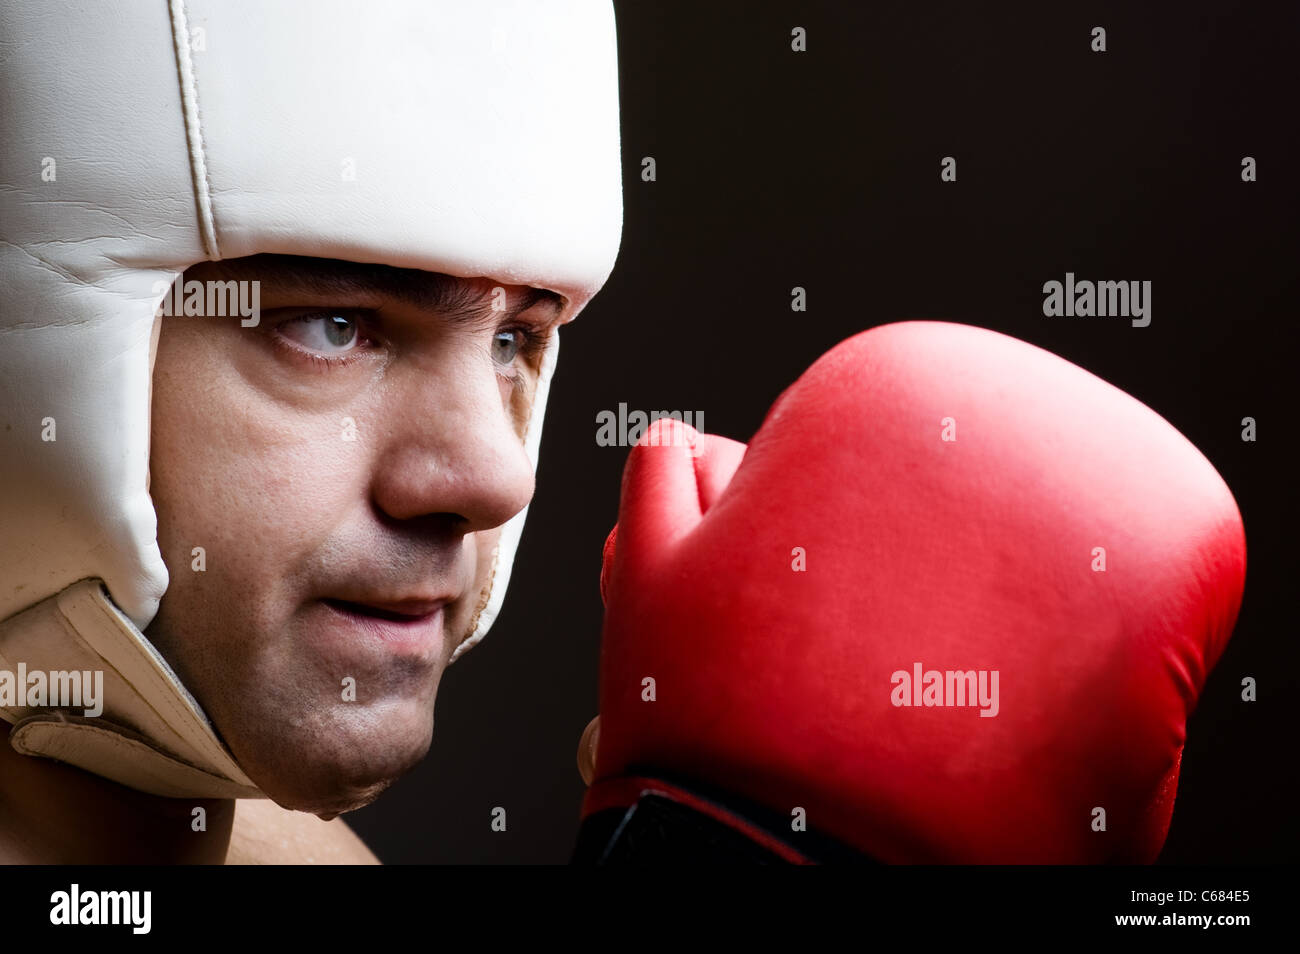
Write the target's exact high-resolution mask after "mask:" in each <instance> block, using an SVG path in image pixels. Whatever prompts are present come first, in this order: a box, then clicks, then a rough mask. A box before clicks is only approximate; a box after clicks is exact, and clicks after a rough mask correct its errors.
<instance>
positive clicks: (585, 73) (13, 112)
mask: <svg viewBox="0 0 1300 954" xmlns="http://www.w3.org/2000/svg"><path fill="white" fill-rule="evenodd" d="M0 90H2V91H3V96H4V108H3V110H0V278H2V280H3V281H2V284H0V487H3V489H4V492H3V494H2V495H0V670H8V671H10V672H15V671H16V670H17V667H18V664H19V663H22V664H23V665H24V666H25V667H26V668H27V669H28V670H29V671H34V670H49V669H57V670H78V669H80V670H103V671H104V679H105V686H104V696H105V710H104V713H103V715H102V716H101V717H99V718H92V719H87V718H84V717H77V716H73V715H69V714H67V713H65V712H61V711H51V710H49V709H46V708H42V707H39V706H20V705H7V706H6V705H3V702H2V701H0V716H3V717H4V718H5V719H6V720H8V721H9V722H12V723H14V725H15V727H14V729H13V730H12V732H11V734H10V741H11V743H12V744H13V746H14V748H15V749H17V750H18V751H20V752H24V753H27V754H33V755H44V756H48V757H52V758H57V759H60V760H62V761H65V762H69V763H71V764H74V765H77V766H80V767H82V768H85V769H87V770H89V771H91V772H95V773H96V774H99V775H102V776H105V777H107V778H110V779H113V780H115V781H118V782H121V783H122V784H125V785H129V786H131V787H133V788H137V789H140V790H142V791H146V792H152V793H155V794H162V795H172V796H189V797H240V796H245V797H256V796H258V795H260V794H261V793H260V792H259V791H258V790H257V788H256V787H255V786H254V785H253V783H252V782H251V781H250V780H249V778H248V777H247V776H246V775H245V774H244V773H243V772H242V771H241V770H240V768H239V766H238V765H237V764H236V763H235V761H234V759H233V758H232V757H231V755H230V753H229V751H228V750H227V749H226V748H225V747H224V746H223V745H222V743H221V741H220V739H219V738H218V737H217V735H216V734H215V733H214V731H213V729H212V727H211V725H210V724H209V722H208V720H207V718H206V716H205V715H204V713H203V711H202V709H201V708H200V707H199V705H198V704H197V702H196V701H195V700H194V699H193V697H192V696H191V695H190V694H189V692H187V691H186V689H185V687H184V686H182V685H181V683H180V681H179V680H178V679H177V677H176V675H175V674H174V673H173V672H172V670H171V668H170V667H169V666H168V665H167V663H166V661H165V660H164V659H163V658H162V657H161V656H160V655H159V653H158V652H157V650H156V649H154V647H153V646H151V645H150V644H149V642H148V640H147V639H145V637H144V636H143V635H142V633H141V630H142V629H143V628H144V627H146V626H147V625H148V624H149V622H150V620H152V619H153V617H154V615H155V613H156V612H157V609H158V605H159V600H160V599H161V598H162V595H163V593H164V591H165V590H166V588H167V571H166V569H165V567H164V565H163V561H162V558H161V555H160V553H159V550H158V546H157V542H156V517H155V513H154V508H153V504H152V502H151V501H150V498H149V493H148V488H147V475H148V464H149V460H148V454H149V432H150V418H149V413H150V411H149V408H150V390H151V370H152V348H153V343H154V342H155V340H156V337H155V336H156V333H157V322H158V321H159V320H160V319H158V318H157V316H156V313H155V312H156V308H157V305H158V303H159V298H160V297H161V296H160V295H159V294H158V291H157V289H158V288H160V287H165V286H169V285H170V284H171V283H172V282H173V281H174V280H175V279H176V277H177V276H178V275H180V274H181V273H182V272H183V271H184V270H185V269H186V268H187V267H188V266H190V265H193V264H195V263H197V262H201V261H209V260H218V259H225V258H235V257H242V256H247V255H253V254H257V253H278V254H290V255H303V256H314V257H319V258H331V259H344V260H350V261H355V262H363V263H377V264H385V265H392V266H397V267H402V268H413V269H422V270H425V271H432V272H443V273H447V274H450V275H456V276H461V277H466V278H469V277H486V278H491V279H495V280H499V281H501V282H503V283H510V284H521V285H531V286H534V287H539V288H546V289H550V290H552V291H555V292H558V293H559V294H560V295H562V296H563V298H564V301H565V304H564V313H563V314H562V316H561V320H562V321H568V320H570V319H572V318H573V317H574V316H575V315H577V313H578V312H579V311H581V310H582V309H583V307H584V306H585V305H586V304H587V302H588V301H589V300H590V299H591V297H592V296H593V295H594V294H595V293H596V292H597V291H598V290H599V289H600V287H601V286H602V285H603V284H604V282H605V279H606V278H607V277H608V276H609V273H610V270H611V269H612V267H613V263H614V258H615V256H616V254H617V251H618V245H619V239H620V234H621V229H622V193H621V171H620V156H619V126H618V70H617V60H616V45H615V32H614V16H613V11H612V9H611V7H610V4H609V3H608V2H607V0H604V2H601V0H568V2H546V3H537V2H525V0H519V2H508V0H475V2H472V3H469V2H450V0H370V2H367V3H364V4H357V3H355V2H351V0H274V2H268V0H170V2H169V0H155V2H143V0H97V2H94V3H86V2H82V3H76V2H55V0H6V2H5V3H4V5H3V7H0ZM344 170H351V172H352V174H351V175H346V174H344ZM557 349H558V335H557V336H556V337H555V339H554V344H553V345H552V347H551V349H550V350H549V351H548V353H547V356H546V360H545V362H544V365H543V372H542V376H541V379H540V381H539V386H538V389H537V394H536V398H535V402H534V406H533V410H532V418H531V421H530V424H529V427H528V431H527V436H526V446H527V450H528V454H529V456H530V458H531V459H532V461H533V466H534V467H536V463H537V450H538V442H539V440H540V437H541V423H542V416H543V413H544V410H545V404H546V395H547V389H548V385H549V380H550V374H551V371H552V370H553V368H554V362H555V358H556V350H557ZM526 513H527V510H526V509H525V510H524V511H523V512H521V513H519V514H518V515H516V516H515V517H514V518H513V519H511V520H510V521H509V522H508V523H507V524H506V525H505V526H504V527H503V529H502V533H501V543H500V545H499V547H498V553H497V561H496V569H495V576H494V584H493V587H492V592H491V595H490V598H489V601H488V603H487V606H486V608H485V609H484V611H483V613H482V614H481V615H480V617H479V623H478V626H477V628H476V630H475V632H474V633H473V635H472V636H471V637H470V639H468V640H466V642H465V643H464V644H462V646H461V647H460V648H459V649H458V650H457V653H458V654H459V653H460V652H463V651H464V650H465V649H468V648H469V646H471V645H473V644H474V643H475V642H477V641H478V640H479V639H481V638H482V636H483V634H484V633H486V631H487V629H488V627H489V626H491V624H492V621H493V619H494V618H495V617H496V615H497V612H498V610H499V608H500V606H501V601H502V598H503V596H504V593H505V589H506V586H507V583H508V582H509V577H510V567H511V564H512V562H513V559H514V552H515V548H516V545H517V543H518V540H519V535H520V532H521V530H522V527H523V522H524V518H525V516H526ZM453 658H455V657H453Z"/></svg>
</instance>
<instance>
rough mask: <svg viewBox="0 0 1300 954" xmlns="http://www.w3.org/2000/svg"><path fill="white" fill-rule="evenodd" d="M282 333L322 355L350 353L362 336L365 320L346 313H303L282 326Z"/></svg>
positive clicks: (279, 329)
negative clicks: (362, 324) (362, 322)
mask: <svg viewBox="0 0 1300 954" xmlns="http://www.w3.org/2000/svg"><path fill="white" fill-rule="evenodd" d="M277 330H278V331H279V332H280V333H281V334H282V335H284V336H285V337H286V338H288V339H289V340H291V341H294V342H296V343H297V344H300V345H302V346H303V347H304V348H310V349H311V350H312V351H319V352H321V353H322V354H333V355H337V354H346V353H347V352H349V351H351V350H353V348H355V347H356V345H357V342H358V341H359V339H360V337H361V321H360V319H359V318H356V317H353V316H349V315H346V314H336V313H326V314H316V315H303V316H302V317H301V318H293V319H291V320H289V321H286V322H285V323H284V324H282V325H280V326H279V328H278V329H277Z"/></svg>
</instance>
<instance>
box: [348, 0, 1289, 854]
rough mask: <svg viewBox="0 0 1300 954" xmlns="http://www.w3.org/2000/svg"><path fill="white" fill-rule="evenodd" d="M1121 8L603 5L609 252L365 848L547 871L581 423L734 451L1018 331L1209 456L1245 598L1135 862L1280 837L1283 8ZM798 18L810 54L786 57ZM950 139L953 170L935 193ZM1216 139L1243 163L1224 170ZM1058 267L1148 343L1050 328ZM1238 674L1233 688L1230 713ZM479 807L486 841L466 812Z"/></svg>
mask: <svg viewBox="0 0 1300 954" xmlns="http://www.w3.org/2000/svg"><path fill="white" fill-rule="evenodd" d="M1136 6H1137V5H1135V4H1131V3H1086V4H1079V3H1076V4H1069V5H1065V4H1057V3H1054V4H1040V5H1036V7H1035V6H1027V7H1025V8H1012V7H1006V6H1001V5H985V4H978V5H977V4H967V3H952V4H947V5H939V6H936V5H930V4H921V3H903V4H897V5H885V4H876V3H869V4H856V3H848V2H844V3H838V4H836V3H829V2H816V3H809V2H799V3H794V2H791V3H771V2H765V3H758V2H753V0H750V2H745V3H736V2H732V3H719V2H707V3H702V2H681V0H672V2H665V0H656V2H644V0H643V2H621V3H617V4H616V14H617V21H618V35H619V55H620V59H621V62H620V85H621V90H620V95H621V101H622V130H623V134H622V135H623V146H622V149H623V170H624V203H625V222H624V229H623V242H622V248H621V250H620V253H619V258H618V262H617V264H616V266H615V268H614V272H613V274H612V275H611V277H610V279H609V282H608V284H607V285H606V287H605V289H604V290H603V291H602V292H601V293H600V295H598V296H597V297H596V299H595V300H594V301H593V302H592V304H591V305H589V306H588V308H587V310H586V311H585V312H584V313H583V314H582V315H581V316H580V317H579V319H578V320H577V322H576V323H575V324H573V325H571V326H569V327H567V328H566V329H565V331H564V332H563V334H562V337H563V349H562V353H561V360H560V364H559V372H558V374H557V377H556V380H555V383H554V386H553V389H552V393H551V399H550V409H549V412H548V416H547V423H546V430H545V436H544V439H543V441H542V457H541V467H540V471H539V477H538V485H537V496H536V498H535V501H534V503H533V506H532V509H531V511H530V516H529V518H528V527H527V530H526V531H525V534H524V539H523V543H522V545H521V548H520V552H519V558H518V561H517V563H516V567H515V574H514V578H513V581H512V582H511V584H510V591H509V595H508V597H507V599H506V603H505V609H504V611H503V613H502V615H501V617H500V619H499V621H498V622H497V624H496V626H495V628H494V629H493V631H492V633H491V634H490V635H489V636H488V638H487V639H486V640H485V641H484V642H483V643H482V644H481V645H480V646H478V647H477V648H476V649H475V650H474V651H473V652H471V653H470V654H468V655H467V656H466V657H465V658H464V659H463V660H461V661H460V662H458V663H457V664H456V665H455V666H453V667H452V668H451V670H449V671H448V673H447V675H446V676H445V678H444V680H443V684H442V688H441V691H440V694H439V699H438V708H437V728H436V730H435V738H434V743H433V749H432V751H431V753H430V755H429V757H428V759H426V761H425V762H424V763H423V764H422V765H421V766H420V767H419V768H417V769H416V770H415V771H413V772H412V773H410V775H408V776H407V777H406V778H404V779H403V780H402V781H400V782H399V783H398V784H397V785H395V786H394V787H393V788H392V789H391V790H390V791H389V792H388V793H386V794H385V795H384V796H382V797H381V798H380V799H379V800H378V801H377V802H376V803H375V804H374V805H372V806H371V807H369V808H367V809H364V810H362V811H359V812H356V813H353V814H352V815H349V816H347V817H348V820H349V822H350V823H351V824H352V825H353V826H354V827H355V828H356V830H357V831H358V832H360V833H361V835H362V836H363V837H364V838H365V839H366V840H367V842H368V843H369V844H370V845H371V846H372V848H374V850H375V851H376V852H377V853H378V855H379V856H380V858H381V859H382V860H384V861H386V862H390V863H391V862H564V861H566V860H567V859H568V857H569V853H570V851H571V848H572V845H573V839H574V834H575V832H576V830H577V822H578V808H579V803H580V800H581V796H582V791H583V787H582V783H581V781H580V779H579V777H578V774H577V771H576V768H575V762H574V754H575V750H576V745H577V741H578V736H579V734H580V733H581V731H582V729H583V727H584V726H585V725H586V723H587V720H588V719H590V718H591V716H593V715H594V714H595V712H596V690H597V663H598V658H599V646H600V620H601V607H600V599H599V593H598V575H599V566H600V552H601V544H602V543H603V541H604V538H605V534H606V533H607V532H608V530H609V528H610V526H611V525H612V523H613V521H614V520H615V516H616V512H617V505H618V488H619V476H620V473H621V470H622V466H623V461H624V459H625V456H626V449H625V448H620V447H599V446H597V444H596V441H595V432H596V423H595V422H596V414H597V412H598V411H600V410H602V409H616V408H617V407H618V404H619V402H627V404H628V406H629V407H630V408H643V409H679V410H692V411H702V412H703V413H704V422H705V429H706V430H709V431H712V432H715V433H720V434H725V435H727V436H729V437H733V438H737V439H740V440H746V439H748V438H749V437H750V436H751V435H752V434H753V432H754V430H755V429H756V428H757V427H758V425H759V423H760V422H761V420H762V418H763V415H764V413H765V411H766V409H767V408H768V406H769V405H770V404H771V402H772V401H773V399H774V398H775V397H776V396H777V395H778V394H779V393H780V392H781V390H782V389H784V388H785V387H786V386H787V385H788V384H789V383H791V382H792V381H793V380H794V379H795V378H796V377H798V375H799V374H800V373H801V372H802V371H803V369H804V368H805V367H807V365H808V364H810V363H811V362H812V361H813V360H814V359H815V358H816V357H817V356H818V355H820V354H821V353H822V352H824V351H826V350H827V349H828V348H830V347H831V346H832V345H834V344H835V343H836V342H838V341H840V340H842V339H844V338H846V337H848V336H850V335H852V334H853V333H855V332H858V331H861V330H863V329H866V328H869V327H872V326H875V325H879V324H884V323H887V322H890V321H896V320H900V319H907V318H937V319H943V320H950V321H957V322H963V323H968V324H973V325H980V326H983V327H987V328H993V329H996V330H998V331H1002V332H1005V333H1007V334H1010V335H1013V336H1015V337H1018V338H1021V339H1024V340H1026V341H1029V342H1032V343H1033V344H1036V345H1039V346H1041V347H1044V348H1047V349H1048V350H1051V351H1053V352H1055V353H1057V354H1059V355H1061V356H1063V357H1065V358H1067V359H1069V360H1071V361H1073V362H1075V363H1077V364H1079V365H1081V366H1083V367H1084V368H1086V369H1088V370H1090V371H1092V372H1093V373H1095V374H1097V375H1099V376H1101V377H1102V378H1104V379H1106V380H1107V381H1110V382H1111V383H1113V384H1115V385H1117V386H1118V387H1120V388H1122V389H1123V390H1125V391H1127V392H1129V393H1130V394H1132V395H1134V396H1135V397H1137V398H1138V399H1140V400H1141V401H1143V402H1145V403H1146V404H1148V405H1149V406H1151V407H1152V408H1154V409H1155V410H1156V411H1157V412H1159V413H1160V414H1161V415H1163V416H1164V417H1165V418H1167V419H1168V420H1169V421H1171V422H1172V423H1173V424H1174V425H1175V426H1176V427H1177V428H1179V429H1180V430H1181V431H1182V432H1183V433H1184V434H1186V435H1187V437H1188V438H1190V439H1191V440H1192V442H1193V443H1195V444H1196V445H1197V446H1198V447H1199V448H1200V449H1201V450H1202V451H1203V452H1204V453H1205V454H1206V456H1207V457H1208V458H1209V459H1210V460H1211V462H1213V463H1214V465H1215V466H1216V467H1217V468H1218V469H1219V471H1220V473H1222V474H1223V476H1224V478H1225V479H1226V480H1227V482H1228V484H1229V486H1230V487H1231V488H1232V490H1233V492H1234V494H1235V495H1236V498H1237V501H1238V504H1239V506H1240V508H1241V511H1242V514H1243V516H1244V519H1245V523H1246V534H1247V545H1248V551H1249V555H1248V559H1249V566H1248V574H1247V584H1246V595H1245V601H1244V605H1243V608H1242V612H1241V616H1240V621H1239V623H1238V626H1237V630H1236V634H1235V636H1234V637H1233V639H1232V641H1231V642H1230V643H1229V645H1228V648H1227V651H1226V653H1225V654H1224V656H1223V658H1222V660H1221V661H1220V663H1219V665H1218V667H1217V668H1216V669H1215V671H1214V672H1213V673H1212V675H1211V677H1210V679H1209V682H1208V684H1207V685H1206V687H1205V691H1204V694H1203V695H1202V698H1201V702H1200V705H1199V708H1198V709H1197V711H1196V713H1195V714H1194V716H1193V718H1192V719H1191V721H1190V723H1189V726H1188V742H1187V745H1186V749H1185V752H1184V756H1183V765H1182V777H1181V782H1180V786H1179V794H1178V801H1177V805H1176V808H1175V812H1174V818H1173V825H1172V828H1171V831H1170V835H1169V839H1168V842H1167V844H1166V847H1165V850H1164V853H1163V855H1162V856H1161V860H1162V861H1164V862H1201V861H1203V862H1229V863H1231V862H1238V861H1281V860H1289V859H1291V858H1292V857H1293V856H1294V854H1295V849H1296V847H1297V838H1296V824H1295V821H1294V817H1295V816H1294V809H1293V804H1292V801H1293V797H1294V792H1295V791H1296V784H1295V781H1296V778H1295V777H1296V770H1295V766H1294V763H1295V750H1296V745H1295V734H1294V730H1295V727H1296V719H1295V717H1294V712H1295V708H1294V706H1295V693H1296V689H1297V680H1296V665H1297V659H1296V655H1297V654H1296V651H1295V629H1294V623H1293V622H1292V620H1291V617H1290V614H1289V612H1288V610H1289V605H1288V603H1289V600H1288V597H1287V596H1286V594H1287V593H1288V592H1292V591H1293V587H1291V586H1288V584H1287V580H1288V579H1289V578H1291V577H1293V576H1294V570H1295V560H1294V557H1293V554H1294V540H1295V538H1294V532H1293V526H1294V525H1293V523H1292V515H1293V512H1294V507H1293V496H1292V493H1293V488H1294V483H1295V481H1294V477H1293V472H1292V470H1291V467H1290V462H1291V459H1292V457H1293V456H1294V455H1293V454H1291V453H1290V451H1291V448H1292V447H1293V441H1294V436H1288V432H1287V431H1286V428H1287V427H1288V426H1290V420H1289V418H1290V417H1291V413H1290V412H1291V411H1292V409H1293V408H1294V405H1293V404H1286V403H1284V400H1283V394H1284V383H1285V382H1286V381H1289V380H1293V379H1294V374H1293V373H1290V372H1289V371H1288V370H1287V369H1288V367H1289V365H1290V362H1291V361H1292V360H1293V356H1294V349H1293V347H1292V343H1293V341H1294V337H1293V335H1292V333H1291V328H1292V324H1293V322H1294V321H1295V319H1296V316H1297V307H1296V302H1297V292H1298V291H1300V289H1298V288H1297V284H1298V283H1297V279H1296V270H1297V261H1298V260H1300V259H1298V257H1297V252H1298V251H1300V242H1297V225H1296V215H1297V209H1298V207H1300V206H1298V203H1297V201H1296V199H1297V191H1300V190H1298V187H1297V178H1298V173H1297V169H1296V161H1297V156H1298V155H1300V153H1298V151H1297V145H1298V143H1297V137H1296V134H1295V128H1296V91H1297V90H1296V85H1297V84H1296V68H1297V67H1296V63H1297V59H1298V57H1297V45H1300V15H1298V14H1297V12H1296V11H1297V9H1300V8H1298V7H1297V5H1295V4H1290V3H1285V4H1271V3H1261V4H1241V3H1238V4H1234V3H1226V2H1225V3H1211V4H1199V5H1190V6H1189V5H1186V4H1172V3H1171V4H1159V5H1156V4H1152V5H1149V6H1144V8H1143V9H1134V8H1135V7H1136ZM1193 6H1194V8H1193ZM795 26H802V27H804V28H805V29H806V30H807V36H808V41H807V45H808V50H807V52H805V53H794V52H792V51H791V49H790V31H791V29H792V28H793V27H795ZM1095 26H1101V27H1104V28H1105V29H1106V39H1107V50H1106V52H1104V53H1096V52H1093V51H1092V50H1091V48H1090V47H1091V31H1092V28H1093V27H1095ZM561 52H562V51H561ZM645 156H653V157H654V158H655V160H656V163H657V181H655V182H643V181H642V180H641V160H642V158H643V157H645ZM944 156H953V157H955V158H956V160H957V172H958V178H957V181H956V182H953V183H945V182H941V181H940V178H939V171H940V168H939V164H940V159H941V158H942V157H944ZM1244 156H1252V157H1254V158H1255V159H1256V161H1257V163H1258V181H1256V182H1251V183H1247V182H1243V181H1242V179H1241V160H1242V157H1244ZM1067 271H1073V272H1075V273H1076V275H1077V276H1079V277H1080V278H1094V279H1102V278H1105V279H1144V280H1150V281H1151V282H1152V283H1153V293H1152V306H1153V311H1152V315H1153V319H1152V322H1151V324H1150V326H1149V327H1146V328H1133V327H1131V326H1130V324H1129V322H1128V321H1124V320H1118V319H1110V320H1105V319H1101V320H1098V319H1092V320H1089V319H1083V320H1072V319H1063V318H1055V319H1054V318H1046V317H1044V316H1043V314H1042V302H1043V294H1042V285H1043V282H1045V281H1048V280H1051V279H1056V280H1058V281H1059V280H1062V279H1063V277H1064V274H1065V272H1067ZM795 285H801V286H803V287H805V288H806V289H807V292H808V311H807V312H806V313H804V314H794V313H792V312H791V310H790V289H791V288H792V287H793V286H795ZM1287 390H1288V392H1289V388H1288V389H1287ZM1245 416H1252V417H1254V418H1256V420H1257V421H1258V438H1259V439H1258V440H1257V441H1256V442H1255V443H1245V442H1243V441H1242V440H1241V423H1240V422H1241V419H1242V418H1243V417H1245ZM1245 676H1253V677H1255V678H1256V679H1257V680H1258V682H1259V699H1258V701H1257V702H1255V703H1245V702H1242V701H1241V699H1240V682H1241V679H1242V678H1243V677H1245ZM497 806H501V807H504V808H506V810H507V819H508V828H507V831H505V832H494V831H492V830H491V827H490V820H491V815H490V813H491V811H492V809H493V808H494V807H497Z"/></svg>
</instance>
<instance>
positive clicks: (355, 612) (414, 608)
mask: <svg viewBox="0 0 1300 954" xmlns="http://www.w3.org/2000/svg"><path fill="white" fill-rule="evenodd" d="M321 602H322V603H324V604H325V605H326V606H328V607H329V608H330V609H333V610H336V611H337V612H340V613H344V614H347V615H350V616H368V617H371V618H373V619H384V620H388V621H389V622H393V623H419V622H423V621H424V620H427V619H429V617H431V616H433V615H434V614H435V613H438V612H439V611H440V610H441V609H442V607H443V602H442V601H440V600H405V601H400V602H398V603H382V604H380V603H353V602H351V601H349V600H331V599H325V600H321Z"/></svg>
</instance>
